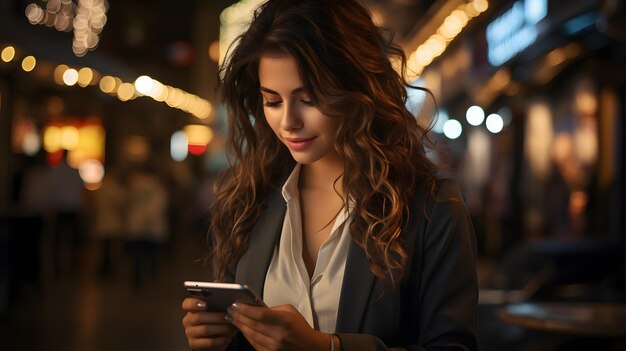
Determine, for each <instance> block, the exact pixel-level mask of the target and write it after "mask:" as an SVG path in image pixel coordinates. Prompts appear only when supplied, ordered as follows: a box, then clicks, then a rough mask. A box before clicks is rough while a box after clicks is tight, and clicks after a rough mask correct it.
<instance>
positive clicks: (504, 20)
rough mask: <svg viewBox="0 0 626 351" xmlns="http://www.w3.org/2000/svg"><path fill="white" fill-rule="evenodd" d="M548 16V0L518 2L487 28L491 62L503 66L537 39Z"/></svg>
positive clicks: (523, 0) (488, 50) (488, 51)
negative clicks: (540, 26)
mask: <svg viewBox="0 0 626 351" xmlns="http://www.w3.org/2000/svg"><path fill="white" fill-rule="evenodd" d="M547 14H548V1H547V0H518V1H516V2H515V3H514V4H513V6H512V7H511V8H510V9H508V10H507V11H506V12H505V13H504V14H503V15H502V16H500V17H498V18H496V19H495V20H493V21H492V22H491V23H489V25H487V59H488V60H489V63H491V64H492V65H493V66H496V67H497V66H500V65H502V64H503V63H505V62H507V61H508V60H510V59H511V58H513V57H514V56H515V55H517V54H519V53H520V52H522V51H523V50H524V49H526V48H528V47H529V46H530V45H532V44H533V43H534V42H535V41H536V40H537V28H536V25H537V23H539V21H541V20H542V19H543V18H544V17H546V15H547Z"/></svg>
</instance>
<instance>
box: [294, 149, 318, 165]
mask: <svg viewBox="0 0 626 351" xmlns="http://www.w3.org/2000/svg"><path fill="white" fill-rule="evenodd" d="M291 157H293V159H294V160H295V161H296V162H298V163H300V164H303V165H310V164H312V163H315V162H316V161H318V160H319V159H320V157H318V156H317V155H311V154H308V155H307V154H302V153H295V152H292V153H291Z"/></svg>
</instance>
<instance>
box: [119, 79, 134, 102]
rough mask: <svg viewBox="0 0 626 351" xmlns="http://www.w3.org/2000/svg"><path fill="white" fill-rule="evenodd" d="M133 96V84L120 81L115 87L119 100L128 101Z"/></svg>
mask: <svg viewBox="0 0 626 351" xmlns="http://www.w3.org/2000/svg"><path fill="white" fill-rule="evenodd" d="M133 96H135V86H134V85H132V84H131V83H122V85H120V87H119V88H118V89H117V98H118V99H120V100H121V101H128V100H130V99H132V98H133Z"/></svg>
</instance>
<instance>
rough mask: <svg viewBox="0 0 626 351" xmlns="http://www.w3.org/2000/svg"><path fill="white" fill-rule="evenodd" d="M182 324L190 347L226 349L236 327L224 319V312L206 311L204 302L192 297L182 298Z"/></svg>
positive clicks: (195, 348)
mask: <svg viewBox="0 0 626 351" xmlns="http://www.w3.org/2000/svg"><path fill="white" fill-rule="evenodd" d="M183 310H184V311H185V312H187V313H186V314H185V317H183V326H184V327H185V335H187V343H188V344H189V347H191V348H192V349H194V350H196V351H199V350H207V351H209V350H210V351H222V350H226V347H228V344H230V341H231V340H232V338H233V336H234V335H235V334H236V333H237V329H236V328H235V327H234V326H233V325H232V324H230V323H229V322H228V321H226V320H225V319H224V317H225V316H226V313H223V312H209V311H206V303H205V302H204V301H202V300H200V299H195V298H192V297H189V298H186V299H185V300H183Z"/></svg>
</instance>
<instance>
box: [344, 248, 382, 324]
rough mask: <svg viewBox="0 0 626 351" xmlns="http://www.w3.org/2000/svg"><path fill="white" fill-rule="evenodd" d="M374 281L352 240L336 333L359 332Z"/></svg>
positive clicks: (364, 257) (365, 260)
mask: <svg viewBox="0 0 626 351" xmlns="http://www.w3.org/2000/svg"><path fill="white" fill-rule="evenodd" d="M375 281H376V279H375V277H374V274H372V271H370V267H369V263H368V261H367V257H366V256H365V252H363V250H362V249H361V248H360V247H359V246H358V245H357V244H356V243H355V242H354V241H353V240H352V241H351V242H350V248H349V249H348V257H347V259H346V270H345V273H344V277H343V285H342V288H341V295H340V297H339V309H338V311H337V325H336V328H335V331H336V332H337V333H356V332H358V331H360V330H361V326H362V321H363V317H364V316H365V311H366V309H367V304H368V301H369V299H370V295H371V294H372V289H373V287H374V283H375Z"/></svg>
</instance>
